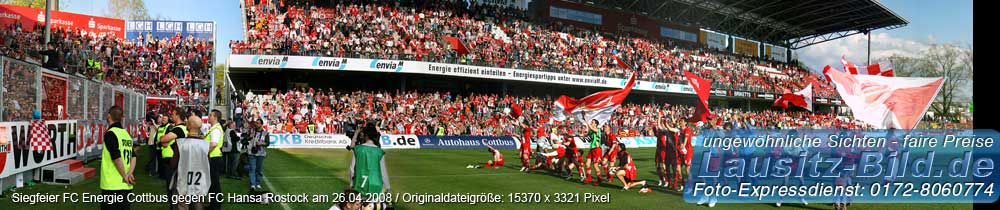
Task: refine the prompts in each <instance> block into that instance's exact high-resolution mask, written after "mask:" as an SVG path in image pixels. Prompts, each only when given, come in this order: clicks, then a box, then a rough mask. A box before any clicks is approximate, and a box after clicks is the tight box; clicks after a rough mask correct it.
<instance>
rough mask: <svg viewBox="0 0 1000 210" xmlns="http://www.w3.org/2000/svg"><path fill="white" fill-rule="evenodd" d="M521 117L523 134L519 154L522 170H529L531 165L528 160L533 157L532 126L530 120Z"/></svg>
mask: <svg viewBox="0 0 1000 210" xmlns="http://www.w3.org/2000/svg"><path fill="white" fill-rule="evenodd" d="M518 119H520V120H521V121H520V126H521V130H522V131H523V134H522V135H521V147H520V148H519V149H520V153H519V154H518V156H519V157H520V158H521V171H522V172H528V171H529V170H531V168H529V167H530V166H531V165H530V164H529V163H528V161H529V160H530V159H531V127H530V126H528V122H527V120H526V119H524V118H518Z"/></svg>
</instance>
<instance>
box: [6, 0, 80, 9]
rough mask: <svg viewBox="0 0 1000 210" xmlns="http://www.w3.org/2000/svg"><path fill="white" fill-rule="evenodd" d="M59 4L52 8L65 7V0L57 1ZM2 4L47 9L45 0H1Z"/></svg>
mask: <svg viewBox="0 0 1000 210" xmlns="http://www.w3.org/2000/svg"><path fill="white" fill-rule="evenodd" d="M56 3H57V4H56V5H55V6H58V7H53V8H52V10H57V9H59V8H65V7H66V2H65V0H62V1H57V2H56ZM0 4H10V5H14V6H22V7H31V8H35V9H45V0H0Z"/></svg>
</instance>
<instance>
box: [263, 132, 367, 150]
mask: <svg viewBox="0 0 1000 210" xmlns="http://www.w3.org/2000/svg"><path fill="white" fill-rule="evenodd" d="M270 138H271V139H270V140H271V145H270V146H268V147H269V148H328V149H343V148H347V145H350V144H351V138H348V137H347V136H345V135H343V134H300V133H286V134H271V136H270Z"/></svg>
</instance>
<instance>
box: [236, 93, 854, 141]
mask: <svg viewBox="0 0 1000 210" xmlns="http://www.w3.org/2000/svg"><path fill="white" fill-rule="evenodd" d="M553 100H554V99H552V98H540V97H518V96H510V95H507V96H501V95H495V94H476V95H470V96H457V95H454V94H451V93H447V92H434V93H420V92H412V91H411V92H365V91H354V92H335V91H322V90H320V91H317V90H314V89H309V90H302V89H298V90H292V91H288V92H278V93H273V94H271V93H269V94H259V95H257V94H254V93H251V92H248V93H247V98H246V100H244V101H243V102H242V103H240V104H238V105H237V106H239V107H240V109H241V110H244V111H243V112H242V117H243V119H249V121H252V120H257V119H261V120H263V122H264V127H265V129H267V130H268V131H270V132H272V133H344V129H345V126H347V125H348V124H351V123H353V122H357V120H365V119H379V120H380V121H381V123H380V124H381V130H382V131H383V132H385V133H392V134H417V135H437V134H438V133H437V129H438V128H439V127H441V128H443V129H444V130H445V133H444V134H445V135H474V136H479V135H485V136H493V135H514V134H517V132H518V131H517V130H516V129H517V128H518V126H517V125H516V124H517V123H516V122H515V121H514V120H515V117H512V116H517V115H518V114H517V113H518V111H517V110H520V116H521V117H522V118H523V119H525V120H527V121H528V122H529V125H531V126H537V127H539V128H542V129H544V130H548V128H549V126H552V125H561V124H563V122H558V121H555V120H554V119H552V108H553V107H552V101H553ZM515 104H516V106H515ZM515 107H518V108H515ZM693 113H694V107H692V106H687V105H671V104H646V105H640V104H629V103H626V104H623V105H622V106H621V107H620V108H618V110H617V113H615V114H614V115H613V116H612V119H611V121H610V123H611V125H612V127H613V128H614V130H616V132H619V133H621V134H622V135H623V136H637V135H646V134H647V133H646V132H648V129H650V128H652V124H651V123H653V121H655V120H657V119H660V118H668V119H670V120H673V119H677V118H686V117H687V116H689V115H691V114H693ZM713 114H714V116H713V117H711V119H710V120H709V121H708V123H712V124H714V125H722V124H723V123H726V122H730V123H735V125H742V126H748V127H754V128H786V129H787V128H805V127H807V128H866V127H865V126H863V125H864V124H863V123H860V122H857V121H854V120H852V119H844V118H838V117H835V116H832V115H827V114H812V113H809V112H804V111H770V110H762V111H748V110H743V109H730V108H713ZM244 121H248V120H244ZM567 123H568V122H567ZM309 125H313V126H314V127H315V130H313V131H310V130H309V127H310V126H309Z"/></svg>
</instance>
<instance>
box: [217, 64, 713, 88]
mask: <svg viewBox="0 0 1000 210" xmlns="http://www.w3.org/2000/svg"><path fill="white" fill-rule="evenodd" d="M229 59H230V61H229V65H230V67H233V68H278V69H308V70H335V71H339V70H347V71H367V72H384V73H407V74H428V75H443V76H454V77H473V78H484V79H499V80H512V81H528V82H540V83H553V84H565V85H580V86H591V87H603V88H622V87H623V86H625V82H626V79H625V78H608V77H596V76H586V75H574V74H563V73H554V72H541V71H529V70H519V69H508V68H496V67H486V66H470V65H458V64H444V63H432V62H423V61H401V60H381V59H354V58H335V57H313V56H283V55H231V56H230V57H229ZM634 89H636V90H643V91H655V92H669V93H683V94H694V90H693V89H692V88H691V86H690V85H686V84H672V83H657V82H650V81H636V86H635V87H634Z"/></svg>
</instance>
